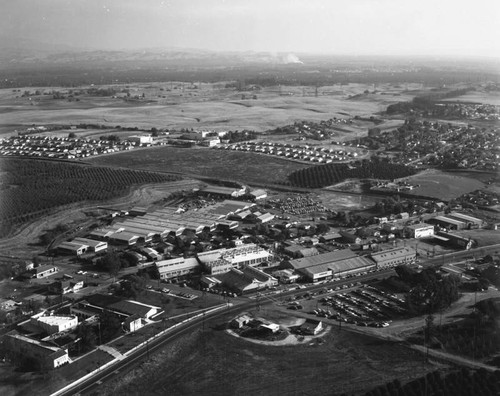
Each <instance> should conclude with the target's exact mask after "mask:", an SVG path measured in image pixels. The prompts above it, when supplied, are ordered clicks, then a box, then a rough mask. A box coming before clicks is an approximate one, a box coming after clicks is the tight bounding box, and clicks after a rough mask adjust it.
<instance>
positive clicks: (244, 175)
mask: <svg viewBox="0 0 500 396" xmlns="http://www.w3.org/2000/svg"><path fill="white" fill-rule="evenodd" d="M87 161H88V162H90V163H92V164H95V165H108V166H120V167H123V166H127V167H129V168H132V169H141V170H148V171H163V172H180V173H183V174H187V175H190V176H204V177H210V178H216V179H224V180H233V181H240V182H242V183H250V184H251V183H270V184H271V183H277V182H281V181H283V180H286V177H287V176H288V174H289V173H291V172H293V171H294V170H296V169H301V168H303V167H305V166H307V165H304V164H299V163H296V162H292V161H287V160H284V159H280V158H274V157H270V156H266V155H260V154H255V153H242V152H237V151H226V150H215V149H208V148H196V149H186V148H176V147H168V146H161V147H154V148H150V149H147V150H135V151H134V150H132V151H129V152H120V153H116V154H111V155H104V156H99V157H94V158H91V159H88V160H87Z"/></svg>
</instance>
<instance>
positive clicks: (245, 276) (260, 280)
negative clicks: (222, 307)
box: [219, 267, 278, 294]
mask: <svg viewBox="0 0 500 396" xmlns="http://www.w3.org/2000/svg"><path fill="white" fill-rule="evenodd" d="M219 279H220V280H221V282H222V285H223V286H224V287H226V288H228V289H230V290H233V291H234V292H236V293H237V294H243V293H248V292H250V291H255V290H260V289H266V288H269V287H272V286H276V285H277V284H278V280H277V279H276V278H274V277H273V276H271V275H268V274H266V273H265V272H262V271H260V270H258V269H257V268H253V267H244V268H242V269H241V270H239V269H236V268H231V269H230V270H229V271H228V272H226V273H225V274H223V275H220V276H219Z"/></svg>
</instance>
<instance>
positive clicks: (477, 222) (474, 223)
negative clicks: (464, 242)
mask: <svg viewBox="0 0 500 396" xmlns="http://www.w3.org/2000/svg"><path fill="white" fill-rule="evenodd" d="M446 217H447V218H450V219H454V220H458V221H462V222H464V223H465V228H467V229H469V230H470V229H474V228H482V227H483V224H484V222H483V220H481V219H478V218H476V217H472V216H469V215H466V214H463V213H457V212H452V213H450V214H447V215H446Z"/></svg>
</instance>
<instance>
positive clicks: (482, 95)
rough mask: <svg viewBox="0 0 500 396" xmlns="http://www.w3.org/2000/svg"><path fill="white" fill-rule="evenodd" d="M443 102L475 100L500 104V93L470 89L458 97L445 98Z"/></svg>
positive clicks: (475, 101) (476, 101)
mask: <svg viewBox="0 0 500 396" xmlns="http://www.w3.org/2000/svg"><path fill="white" fill-rule="evenodd" d="M443 102H457V103H458V102H474V103H483V104H491V105H495V106H500V95H499V94H498V92H496V91H492V92H486V91H479V90H476V91H470V92H467V94H465V95H461V96H460V97H458V98H450V99H445V100H443Z"/></svg>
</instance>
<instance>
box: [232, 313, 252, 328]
mask: <svg viewBox="0 0 500 396" xmlns="http://www.w3.org/2000/svg"><path fill="white" fill-rule="evenodd" d="M251 320H252V317H251V316H250V315H248V314H241V315H239V316H237V317H236V318H234V319H233V320H232V321H231V323H230V326H231V327H232V328H233V329H241V328H242V327H243V326H246V325H247V324H248V323H249V322H250V321H251Z"/></svg>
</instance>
